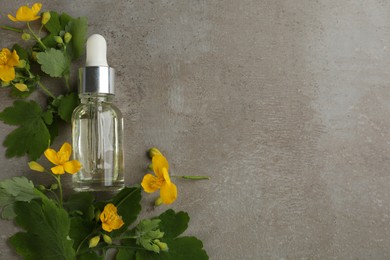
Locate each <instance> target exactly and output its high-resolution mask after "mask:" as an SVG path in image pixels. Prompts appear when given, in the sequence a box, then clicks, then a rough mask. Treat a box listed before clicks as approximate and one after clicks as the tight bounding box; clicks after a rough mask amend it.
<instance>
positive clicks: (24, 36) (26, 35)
mask: <svg viewBox="0 0 390 260" xmlns="http://www.w3.org/2000/svg"><path fill="white" fill-rule="evenodd" d="M22 39H23V40H25V41H28V40H30V39H31V35H30V34H29V33H22Z"/></svg>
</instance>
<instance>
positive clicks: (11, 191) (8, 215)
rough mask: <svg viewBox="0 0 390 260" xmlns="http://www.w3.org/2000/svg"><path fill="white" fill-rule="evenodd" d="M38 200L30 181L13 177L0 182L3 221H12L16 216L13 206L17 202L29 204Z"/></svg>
mask: <svg viewBox="0 0 390 260" xmlns="http://www.w3.org/2000/svg"><path fill="white" fill-rule="evenodd" d="M35 198H39V195H38V194H37V191H36V190H35V189H34V184H33V183H32V181H30V180H28V179H27V178H25V177H14V178H12V179H6V180H3V181H1V182H0V207H1V208H2V215H1V217H2V218H3V219H13V218H14V217H15V216H16V215H15V212H14V208H13V205H14V203H15V202H17V201H26V202H29V201H31V200H32V199H35Z"/></svg>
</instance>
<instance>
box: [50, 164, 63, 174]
mask: <svg viewBox="0 0 390 260" xmlns="http://www.w3.org/2000/svg"><path fill="white" fill-rule="evenodd" d="M50 170H51V172H52V173H54V174H64V173H65V169H64V166H62V165H57V166H55V167H53V168H51V169H50Z"/></svg>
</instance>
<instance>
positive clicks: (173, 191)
mask: <svg viewBox="0 0 390 260" xmlns="http://www.w3.org/2000/svg"><path fill="white" fill-rule="evenodd" d="M160 197H161V199H162V202H163V203H164V204H171V203H173V202H174V201H175V200H176V198H177V188H176V185H175V184H174V183H170V184H168V183H164V184H163V185H162V186H161V189H160Z"/></svg>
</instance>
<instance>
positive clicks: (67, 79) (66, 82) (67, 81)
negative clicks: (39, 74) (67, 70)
mask: <svg viewBox="0 0 390 260" xmlns="http://www.w3.org/2000/svg"><path fill="white" fill-rule="evenodd" d="M64 79H65V85H66V88H67V89H68V91H69V92H70V85H69V74H67V75H65V76H64Z"/></svg>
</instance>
